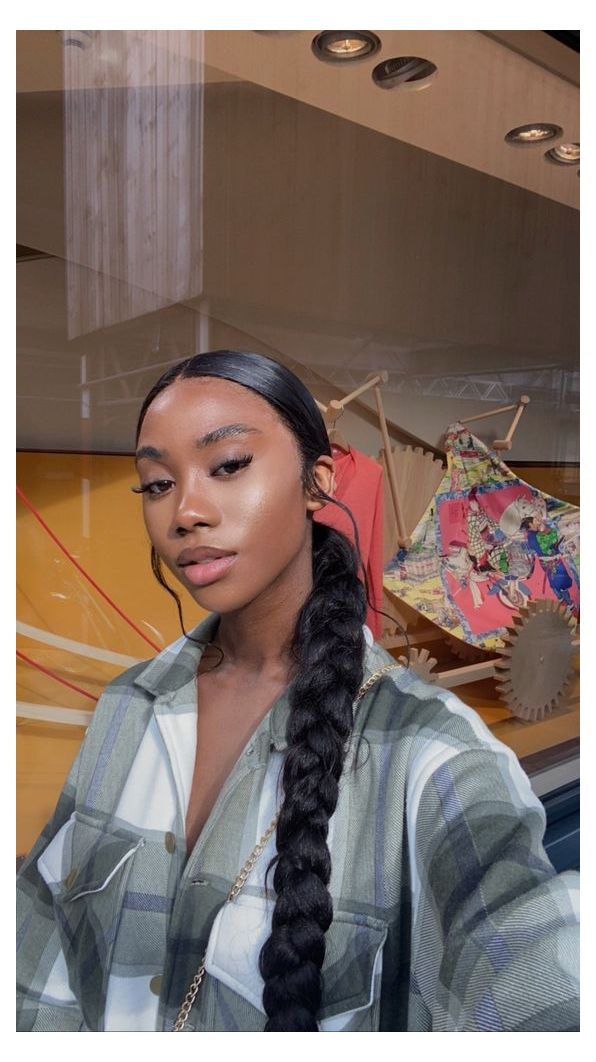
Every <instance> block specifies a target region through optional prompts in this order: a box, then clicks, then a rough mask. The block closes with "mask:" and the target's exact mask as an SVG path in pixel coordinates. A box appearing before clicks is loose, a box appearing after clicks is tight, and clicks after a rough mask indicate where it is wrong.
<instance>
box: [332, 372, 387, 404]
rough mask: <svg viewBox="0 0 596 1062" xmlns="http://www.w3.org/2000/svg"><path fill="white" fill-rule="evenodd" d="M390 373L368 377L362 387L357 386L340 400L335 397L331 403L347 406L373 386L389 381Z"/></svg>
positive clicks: (380, 373)
mask: <svg viewBox="0 0 596 1062" xmlns="http://www.w3.org/2000/svg"><path fill="white" fill-rule="evenodd" d="M387 377H388V374H387V373H386V372H379V373H377V374H376V375H375V376H373V377H371V378H369V379H367V381H366V383H363V384H362V387H357V388H356V390H355V391H352V392H351V393H350V394H349V395H346V397H345V398H340V399H339V400H338V402H337V403H336V402H335V399H333V401H332V402H331V403H330V404H331V405H332V406H335V405H336V404H337V405H339V406H347V404H348V402H351V401H352V399H353V398H358V395H362V394H364V392H365V391H369V390H370V388H371V387H376V386H377V385H378V384H380V383H382V384H383V383H387Z"/></svg>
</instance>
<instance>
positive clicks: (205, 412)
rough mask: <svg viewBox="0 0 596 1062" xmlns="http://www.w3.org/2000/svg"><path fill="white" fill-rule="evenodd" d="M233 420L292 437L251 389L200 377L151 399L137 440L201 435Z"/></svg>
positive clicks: (267, 405)
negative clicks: (167, 434) (161, 435)
mask: <svg viewBox="0 0 596 1062" xmlns="http://www.w3.org/2000/svg"><path fill="white" fill-rule="evenodd" d="M233 421H242V422H244V423H250V425H251V427H256V428H260V429H261V430H262V431H263V432H265V431H267V432H275V433H276V434H277V433H279V432H281V433H282V434H287V435H290V436H291V433H290V432H289V430H288V428H286V426H285V424H284V423H283V421H282V420H281V418H280V417H279V416H278V414H277V412H276V410H275V409H274V408H273V406H271V405H270V404H269V402H267V401H265V399H264V398H261V397H260V395H258V394H256V393H255V392H254V391H251V390H250V388H248V387H243V386H242V385H241V384H237V383H234V382H233V381H232V380H221V379H219V378H218V377H214V376H200V377H194V378H192V379H187V380H176V381H175V382H174V383H173V384H170V386H169V387H166V389H165V391H162V392H161V394H159V395H158V396H157V398H155V399H154V400H153V402H152V403H151V405H150V406H149V409H148V410H147V413H146V414H145V419H144V421H143V425H142V428H141V433H140V438H143V437H145V436H146V435H147V434H149V433H154V432H156V431H158V432H160V433H164V432H168V431H170V430H175V431H176V432H177V433H179V432H180V431H181V430H182V431H183V430H184V428H185V427H188V430H189V431H191V432H192V433H193V434H196V435H199V434H200V435H202V434H205V433H206V432H209V431H212V430H214V429H215V428H218V427H221V426H222V425H223V424H228V423H231V422H233Z"/></svg>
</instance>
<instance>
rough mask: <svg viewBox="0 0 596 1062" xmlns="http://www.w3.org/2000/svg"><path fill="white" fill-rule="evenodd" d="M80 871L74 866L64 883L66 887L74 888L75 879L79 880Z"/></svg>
mask: <svg viewBox="0 0 596 1062" xmlns="http://www.w3.org/2000/svg"><path fill="white" fill-rule="evenodd" d="M78 873H79V871H78V868H77V867H73V868H72V870H71V872H70V874H69V875H68V876H67V877H66V878H65V879H64V881H63V883H62V884H63V885H64V888H65V889H72V887H73V885H74V883H75V881H76V880H77V874H78Z"/></svg>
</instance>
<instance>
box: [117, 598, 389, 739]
mask: <svg viewBox="0 0 596 1062" xmlns="http://www.w3.org/2000/svg"><path fill="white" fill-rule="evenodd" d="M219 621H220V616H219V613H218V612H211V613H210V614H209V615H208V616H207V617H206V618H205V619H204V620H202V622H201V623H199V624H198V626H197V627H195V628H194V629H193V630H192V631H190V636H191V637H192V639H193V640H192V641H191V640H190V638H188V637H184V636H183V637H182V638H179V639H178V640H177V641H175V642H173V643H172V645H169V646H167V648H165V649H162V651H161V652H160V653H158V654H157V656H156V657H155V658H154V659H153V660H150V661H149V663H148V664H147V665H146V667H144V668H143V670H142V671H140V672H139V674H138V675H137V676H136V678H135V679H134V683H135V685H136V686H141V687H142V688H143V689H145V690H147V691H148V692H149V693H151V694H153V695H154V696H156V697H158V696H166V695H168V694H169V695H171V696H172V695H174V694H175V692H176V691H177V690H179V689H181V688H182V687H183V686H186V685H187V684H188V683H189V682H192V681H194V679H195V676H196V673H197V668H198V666H199V662H200V659H201V657H202V655H203V652H204V650H205V648H206V646H207V645H208V644H209V642H210V641H211V640H212V639H213V637H214V635H215V633H216V631H217V628H218V627H219ZM364 636H365V653H364V674H363V678H362V681H363V682H366V680H367V679H368V678H369V677H370V675H372V673H373V671H374V670H375V669H376V668H378V667H379V664H381V663H385V662H386V661H385V660H384V659H383V660H378V659H377V655H378V653H377V647H376V646H375V644H374V642H373V638H372V634H371V632H370V630H369V628H368V627H366V626H365V627H364ZM384 655H386V654H384ZM290 690H291V684H290V685H288V686H287V687H286V689H285V690H283V691H282V692H281V693H280V695H279V697H278V698H277V699H276V700H275V701H274V703H273V705H272V707H271V709H270V711H269V713H268V716H265V719H264V720H263V722H262V724H260V725H259V727H258V728H257V731H258V730H260V728H261V726H263V728H264V729H265V728H266V727H267V723H266V720H267V719H268V723H269V727H268V729H269V737H270V744H271V746H272V747H273V748H275V749H276V750H277V751H278V752H283V751H285V749H287V747H288V743H287V740H286V731H287V724H288V717H289V714H290Z"/></svg>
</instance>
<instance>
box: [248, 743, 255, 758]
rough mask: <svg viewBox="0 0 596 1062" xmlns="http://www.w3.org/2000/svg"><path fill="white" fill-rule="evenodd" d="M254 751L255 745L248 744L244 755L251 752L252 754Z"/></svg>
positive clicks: (250, 754)
mask: <svg viewBox="0 0 596 1062" xmlns="http://www.w3.org/2000/svg"><path fill="white" fill-rule="evenodd" d="M254 751H255V747H254V745H249V746H248V748H247V750H246V755H247V756H252V754H253V752H254Z"/></svg>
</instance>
